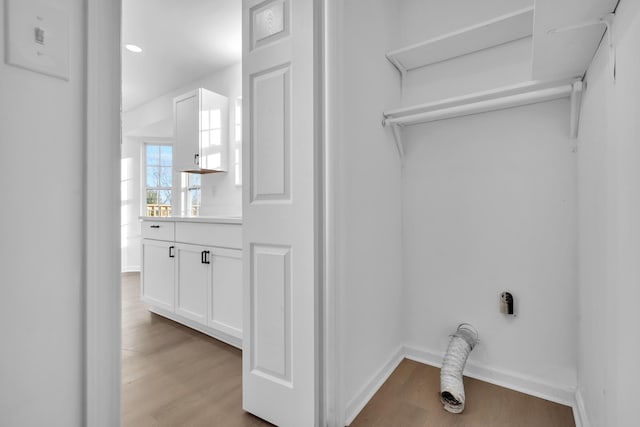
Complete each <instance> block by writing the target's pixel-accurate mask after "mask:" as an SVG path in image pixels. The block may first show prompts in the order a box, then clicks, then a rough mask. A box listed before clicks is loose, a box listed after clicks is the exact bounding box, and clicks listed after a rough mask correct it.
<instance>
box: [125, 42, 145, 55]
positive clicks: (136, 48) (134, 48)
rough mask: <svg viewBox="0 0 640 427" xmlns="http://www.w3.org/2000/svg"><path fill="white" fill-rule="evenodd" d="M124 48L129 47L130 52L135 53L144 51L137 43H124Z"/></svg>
mask: <svg viewBox="0 0 640 427" xmlns="http://www.w3.org/2000/svg"><path fill="white" fill-rule="evenodd" d="M124 48H125V49H127V50H128V51H129V52H133V53H140V52H142V48H141V47H140V46H138V45H135V44H126V45H124Z"/></svg>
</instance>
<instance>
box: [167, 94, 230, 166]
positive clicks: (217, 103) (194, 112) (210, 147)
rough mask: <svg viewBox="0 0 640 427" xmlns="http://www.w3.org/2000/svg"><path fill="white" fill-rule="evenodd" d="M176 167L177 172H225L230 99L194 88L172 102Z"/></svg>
mask: <svg viewBox="0 0 640 427" xmlns="http://www.w3.org/2000/svg"><path fill="white" fill-rule="evenodd" d="M173 118H174V137H175V139H174V150H175V161H174V164H175V168H176V170H177V171H179V172H191V173H214V172H226V171H227V170H228V169H227V167H228V166H227V164H228V157H229V156H228V145H229V99H228V98H227V97H226V96H223V95H219V94H217V93H215V92H211V91H209V90H207V89H202V88H200V89H196V90H194V91H191V92H188V93H186V94H184V95H181V96H178V97H176V98H174V100H173Z"/></svg>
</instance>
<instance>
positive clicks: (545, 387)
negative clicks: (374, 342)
mask: <svg viewBox="0 0 640 427" xmlns="http://www.w3.org/2000/svg"><path fill="white" fill-rule="evenodd" d="M443 358H444V353H440V352H433V351H429V350H425V349H420V348H417V347H414V346H411V345H404V346H400V347H399V348H398V349H397V350H396V351H395V352H394V353H393V354H392V355H391V357H390V358H389V360H388V361H387V362H386V363H385V364H384V365H383V366H382V367H381V368H380V369H379V370H378V371H377V372H376V373H375V374H374V375H373V376H372V377H371V379H370V380H369V381H367V383H366V384H365V385H364V386H363V387H362V389H361V390H360V391H359V392H358V393H357V394H356V395H355V396H354V397H353V398H352V399H351V400H350V401H349V403H348V404H347V406H346V410H345V414H346V415H345V421H344V423H343V424H336V425H347V426H348V425H349V424H351V423H352V422H353V421H354V420H355V418H356V417H357V416H358V414H359V413H360V412H361V411H362V409H364V407H365V406H366V405H367V403H369V401H370V400H371V398H372V397H373V396H374V395H375V394H376V392H377V391H378V390H379V389H380V387H381V386H382V384H384V382H385V381H386V380H387V379H388V378H389V377H390V376H391V374H392V373H393V371H394V370H395V369H396V368H397V367H398V365H399V364H400V362H402V360H403V359H409V360H413V361H416V362H419V363H423V364H425V365H429V366H433V367H434V368H440V367H441V366H442V360H443ZM464 375H465V376H467V377H470V378H475V379H478V380H480V381H484V382H487V383H490V384H495V385H498V386H500V387H504V388H507V389H509V390H515V391H519V392H521V393H524V394H528V395H530V396H534V397H539V398H541V399H545V400H549V401H551V402H555V403H559V404H561V405H566V406H570V407H571V408H572V410H573V417H574V419H575V423H576V427H591V426H590V424H589V422H588V418H587V416H586V411H585V408H584V401H583V400H582V396H581V395H580V392H579V391H577V392H576V390H575V389H574V388H572V387H566V386H562V385H559V384H552V383H548V382H544V381H540V380H539V379H536V378H533V377H530V376H526V375H521V374H517V373H515V372H509V371H505V370H502V369H496V368H493V367H488V366H481V365H478V364H475V363H473V362H467V364H466V366H465V370H464Z"/></svg>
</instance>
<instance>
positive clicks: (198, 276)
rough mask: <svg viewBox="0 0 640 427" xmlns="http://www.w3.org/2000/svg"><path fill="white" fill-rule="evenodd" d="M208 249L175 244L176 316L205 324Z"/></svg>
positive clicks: (208, 270) (208, 273) (208, 272)
mask: <svg viewBox="0 0 640 427" xmlns="http://www.w3.org/2000/svg"><path fill="white" fill-rule="evenodd" d="M209 259H210V249H209V248H206V247H204V246H196V245H185V244H180V243H177V244H176V260H177V267H176V268H177V270H178V271H177V272H176V310H175V312H176V314H179V315H181V316H184V317H186V318H188V319H191V320H194V321H196V322H199V323H201V324H203V325H206V324H207V289H208V287H209V283H210V279H209V277H210V269H209V265H210V264H209Z"/></svg>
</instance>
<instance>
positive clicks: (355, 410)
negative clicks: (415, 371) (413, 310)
mask: <svg viewBox="0 0 640 427" xmlns="http://www.w3.org/2000/svg"><path fill="white" fill-rule="evenodd" d="M404 353H405V349H404V347H403V346H400V347H398V349H397V350H396V351H395V352H394V353H393V354H392V355H391V358H389V361H388V362H387V363H385V364H384V366H383V367H382V368H381V369H380V370H379V371H378V372H377V373H376V374H375V375H374V376H373V377H372V378H371V379H370V380H369V381H368V382H367V383H366V384H365V385H364V387H362V389H361V390H360V391H359V392H358V394H356V395H355V396H354V398H353V399H351V401H349V403H347V409H346V413H347V417H346V420H345V424H344V425H347V426H348V425H349V424H351V423H352V422H353V420H355V418H356V417H357V416H358V414H359V413H360V411H362V409H363V408H364V407H365V406H366V405H367V403H369V401H370V400H371V398H372V397H373V396H374V395H375V394H376V392H377V391H378V390H379V389H380V387H382V384H384V382H385V381H386V380H387V379H388V378H389V377H390V376H391V374H392V373H393V371H395V369H396V368H397V367H398V365H399V364H400V362H402V360H403V359H404V358H405V355H404Z"/></svg>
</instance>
